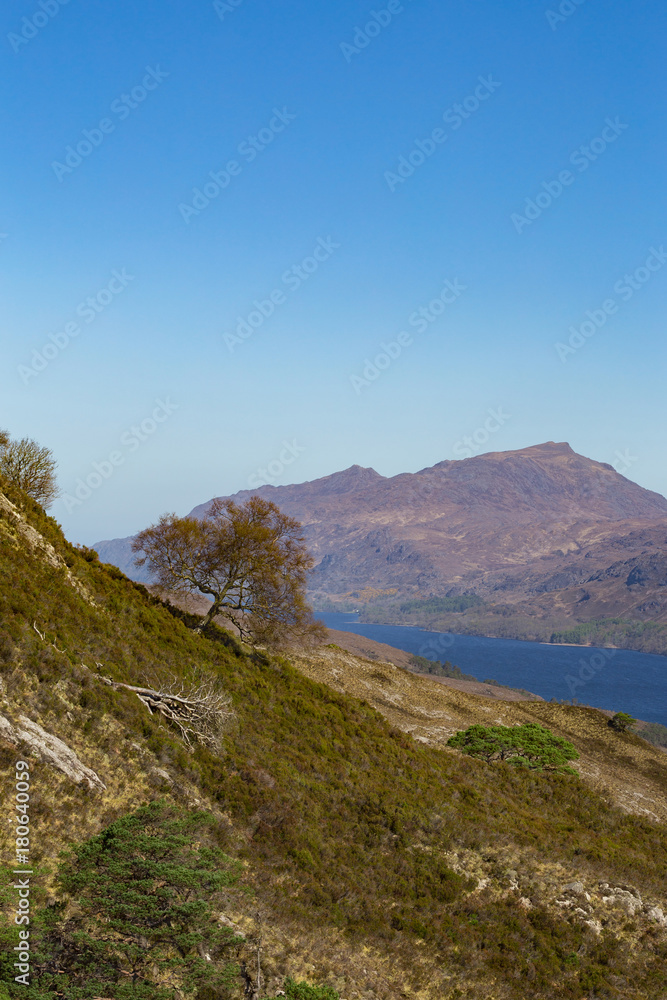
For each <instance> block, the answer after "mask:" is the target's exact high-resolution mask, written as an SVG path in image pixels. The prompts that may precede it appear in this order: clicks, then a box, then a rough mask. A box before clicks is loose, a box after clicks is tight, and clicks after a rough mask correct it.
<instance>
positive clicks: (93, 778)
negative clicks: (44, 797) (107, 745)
mask: <svg viewBox="0 0 667 1000" xmlns="http://www.w3.org/2000/svg"><path fill="white" fill-rule="evenodd" d="M19 723H20V724H21V726H22V727H23V728H22V729H19V728H18V727H17V726H13V725H12V724H11V722H9V721H8V720H7V719H5V718H4V716H1V715H0V735H1V736H2V737H3V739H5V740H7V742H8V743H12V744H13V745H14V746H18V745H19V744H20V743H24V744H25V745H26V746H28V747H30V749H31V750H33V751H34V752H36V753H37V754H39V756H40V757H42V758H43V759H45V760H47V761H48V762H49V764H52V765H53V766H54V767H56V768H57V769H58V770H59V771H62V773H63V774H65V775H66V776H67V777H68V778H69V779H70V781H73V782H74V783H75V784H76V785H80V784H81V783H82V782H85V783H86V784H87V785H88V787H89V788H90V789H94V788H97V789H100V790H102V791H104V790H106V787H107V786H106V785H105V784H104V782H103V781H101V779H100V778H98V776H97V775H96V774H95V772H94V771H92V770H91V769H90V768H89V767H86V766H85V764H82V763H81V761H80V760H79V758H78V757H77V755H76V754H75V753H74V751H73V750H70V748H69V747H68V746H67V744H66V743H63V741H62V740H59V739H58V737H57V736H53V735H52V734H51V733H47V732H46V730H45V729H42V727H41V726H38V725H37V723H36V722H32V721H31V720H30V719H28V718H26V716H25V715H21V716H19Z"/></svg>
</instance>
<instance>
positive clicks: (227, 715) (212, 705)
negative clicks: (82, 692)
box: [93, 664, 234, 750]
mask: <svg viewBox="0 0 667 1000" xmlns="http://www.w3.org/2000/svg"><path fill="white" fill-rule="evenodd" d="M98 666H99V664H98ZM93 677H96V678H97V680H100V681H102V683H103V684H107V685H108V686H109V687H112V688H113V689H114V690H115V691H118V690H120V689H124V690H126V691H131V692H132V693H133V694H135V695H136V696H137V698H138V699H139V701H140V702H141V703H142V705H145V706H146V708H147V709H148V711H149V712H150V714H151V715H153V714H154V713H155V712H159V713H160V715H162V716H163V717H164V718H165V719H166V720H167V721H168V722H171V723H172V724H173V725H175V726H176V727H177V728H178V729H179V731H180V733H181V736H182V738H183V741H184V743H185V744H186V746H187V747H188V748H189V749H192V748H193V742H197V743H201V744H202V745H203V746H207V747H209V748H210V749H212V750H218V749H219V748H220V738H221V736H222V733H223V730H224V728H225V725H226V724H227V723H228V722H229V721H230V720H231V719H232V718H233V715H234V713H233V711H232V710H231V708H230V705H231V700H230V698H229V696H228V695H226V694H224V693H223V692H221V691H218V690H216V688H215V686H214V684H213V683H212V682H205V683H203V684H200V685H199V686H198V687H196V688H194V689H192V690H188V691H186V689H185V687H184V685H182V684H178V683H177V682H174V683H173V684H172V686H171V690H169V689H162V690H160V691H157V690H154V689H153V688H146V687H135V686H134V685H133V684H124V683H123V682H122V681H112V680H110V679H109V678H108V677H103V676H102V675H101V674H93Z"/></svg>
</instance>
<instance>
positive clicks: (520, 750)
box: [447, 722, 579, 774]
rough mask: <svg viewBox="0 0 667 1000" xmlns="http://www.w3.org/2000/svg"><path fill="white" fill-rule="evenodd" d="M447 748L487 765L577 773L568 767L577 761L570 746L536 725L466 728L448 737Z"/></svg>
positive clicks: (575, 754) (565, 741) (575, 752)
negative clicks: (498, 762)
mask: <svg viewBox="0 0 667 1000" xmlns="http://www.w3.org/2000/svg"><path fill="white" fill-rule="evenodd" d="M447 745H448V746H450V747H456V749H457V750H461V751H462V752H463V753H466V754H468V755H469V756H470V757H477V758H479V759H480V760H485V761H486V762H487V763H489V762H491V761H493V760H503V761H507V763H508V764H512V765H513V766H514V767H527V768H529V769H530V770H533V771H557V772H559V773H561V774H576V773H577V772H576V771H575V770H574V768H571V767H569V766H568V762H569V761H571V760H576V759H577V758H578V757H579V754H578V753H577V751H576V750H575V749H574V747H573V746H572V744H571V743H568V741H567V740H564V739H562V738H561V737H560V736H554V734H553V733H552V732H550V731H549V730H548V729H545V728H544V727H543V726H540V725H538V723H536V722H528V723H526V724H525V725H524V726H481V725H476V726H470V727H469V728H468V729H466V730H464V731H463V732H459V733H456V734H455V735H454V736H452V737H450V739H449V740H448V741H447Z"/></svg>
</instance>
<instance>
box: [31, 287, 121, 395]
mask: <svg viewBox="0 0 667 1000" xmlns="http://www.w3.org/2000/svg"><path fill="white" fill-rule="evenodd" d="M131 281H134V275H133V274H128V273H127V271H126V270H125V268H122V269H121V270H120V271H118V270H114V271H112V272H111V280H110V281H109V282H108V283H107V284H106V285H105V286H104V288H100V289H99V290H98V291H97V292H96V293H95V294H94V295H89V296H88V298H86V299H84V300H83V301H82V302H79V304H78V306H77V307H76V309H75V310H74V311H75V313H76V315H77V316H78V317H79V318H80V319H82V320H83V322H84V324H86V325H90V324H91V323H94V322H95V320H96V319H97V317H98V316H99V315H100V314H101V313H103V312H104V311H105V309H108V307H109V306H110V305H111V303H112V302H113V301H114V299H115V298H116V297H117V296H118V295H120V294H121V292H123V291H125V289H126V288H127V286H128V285H129V283H130V282H131ZM81 332H82V326H81V324H80V323H78V322H76V321H75V320H70V322H69V323H65V325H64V326H63V328H62V329H61V330H58V331H56V333H50V334H49V338H48V339H49V341H50V342H49V343H46V344H43V345H42V347H41V348H40V350H37V349H36V348H33V350H32V360H31V361H30V363H29V364H27V365H19V366H18V369H17V370H18V373H19V376H20V378H21V381H22V382H23V384H24V385H28V383H29V382H30V379H32V378H36V377H37V376H38V375H39V374H40V373H41V372H43V371H44V369H45V368H48V366H49V365H50V364H51V362H52V361H54V360H55V359H56V358H57V357H58V355H59V354H61V353H62V352H63V351H64V350H66V348H68V347H69V345H70V344H71V343H72V341H73V340H74V339H75V338H76V337H78V336H79V334H80V333H81Z"/></svg>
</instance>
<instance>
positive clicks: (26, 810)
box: [9, 760, 34, 986]
mask: <svg viewBox="0 0 667 1000" xmlns="http://www.w3.org/2000/svg"><path fill="white" fill-rule="evenodd" d="M14 767H15V772H14V780H15V782H16V785H15V788H16V795H15V802H16V805H15V806H14V811H15V812H16V816H12V817H10V820H9V822H10V823H14V822H15V823H16V826H15V827H14V831H15V844H16V868H14V869H13V871H12V874H13V875H16V876H19V875H20V876H21V878H18V877H17V879H16V881H15V882H14V884H13V886H12V888H13V889H14V890H15V892H16V894H17V903H16V914H15V916H14V924H15V925H16V926H17V927H19V928H20V930H19V932H18V939H19V943H18V944H17V945H14V949H13V950H14V952H15V953H16V954H15V955H14V958H15V959H17V961H15V962H14V969H15V970H16V972H17V973H18V975H16V976H14V982H16V983H20V984H21V985H22V986H30V931H29V930H28V927H29V926H30V876H31V875H32V874H33V870H32V868H30V867H29V866H30V850H31V845H30V767H31V765H30V764H29V763H28V762H27V761H25V760H17V761H16V764H15V765H14ZM33 839H34V838H33Z"/></svg>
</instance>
